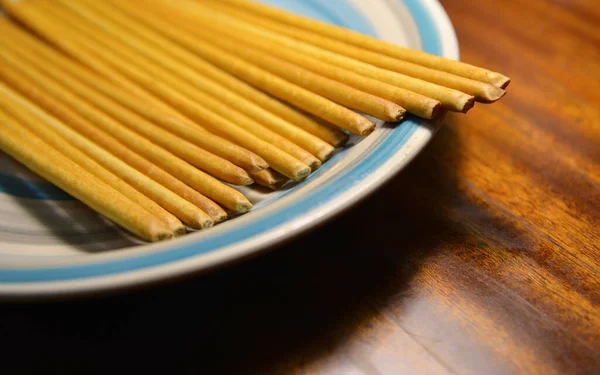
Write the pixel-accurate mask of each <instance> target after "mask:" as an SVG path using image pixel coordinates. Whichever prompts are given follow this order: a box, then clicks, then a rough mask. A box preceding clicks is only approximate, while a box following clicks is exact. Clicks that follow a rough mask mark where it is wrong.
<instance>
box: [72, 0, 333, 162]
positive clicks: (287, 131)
mask: <svg viewBox="0 0 600 375" xmlns="http://www.w3.org/2000/svg"><path fill="white" fill-rule="evenodd" d="M65 4H67V5H68V6H69V7H72V8H74V9H75V11H77V12H80V13H81V14H82V15H83V17H86V18H88V19H89V20H90V21H91V22H93V23H95V24H97V25H98V26H99V27H101V28H103V31H106V32H107V33H110V34H111V35H112V36H113V37H115V38H117V39H120V40H121V41H122V42H123V43H124V44H125V45H127V46H128V47H129V48H131V49H134V50H136V51H138V52H139V53H140V54H142V55H144V56H146V57H147V58H148V59H150V60H152V61H153V62H154V63H155V64H158V65H161V66H162V67H164V68H165V69H168V70H169V71H170V72H171V74H170V75H166V76H165V75H161V77H163V78H164V80H165V81H167V80H171V82H173V81H172V80H173V79H174V78H176V77H177V78H179V77H180V78H181V80H180V81H179V82H178V84H181V83H182V82H181V81H183V83H185V84H188V85H189V86H193V87H195V88H197V89H199V90H201V91H203V92H205V93H207V94H210V95H211V96H213V97H214V98H216V99H218V100H219V102H218V103H217V102H215V101H214V100H213V99H212V98H206V97H201V98H196V99H198V100H197V101H199V102H202V103H205V102H206V101H211V103H206V104H207V105H208V106H209V107H210V108H211V109H212V110H215V112H217V113H219V114H221V115H222V116H227V115H232V114H233V116H231V117H230V119H231V120H233V121H234V122H236V123H237V124H238V125H242V124H244V123H246V124H247V123H248V121H247V120H248V119H247V118H245V117H246V116H248V117H251V118H252V119H254V120H256V121H257V122H260V123H261V124H262V125H264V126H257V125H258V124H257V123H256V122H255V123H254V126H252V127H247V128H246V130H248V131H250V132H252V133H253V134H254V135H256V136H258V137H261V138H262V139H263V140H265V141H267V142H269V143H271V144H273V145H275V146H276V147H278V148H281V149H282V150H283V151H285V152H287V153H289V154H290V155H292V156H294V157H295V158H297V159H299V160H300V161H302V162H303V163H305V164H307V165H309V166H310V167H311V169H316V168H318V167H319V165H320V162H319V161H318V160H315V159H314V156H316V157H318V158H319V159H320V160H326V159H327V158H328V157H329V156H330V155H331V153H332V152H333V147H331V145H329V144H327V143H326V142H324V141H322V140H321V139H319V138H317V137H315V136H313V135H312V134H310V133H308V132H306V131H304V130H302V129H299V128H298V127H295V126H294V125H292V124H290V123H288V122H287V121H285V120H283V119H281V118H279V117H277V116H274V115H273V114H271V113H270V112H268V111H266V110H264V109H262V108H261V107H260V106H258V105H257V104H254V103H253V102H252V101H250V100H248V99H246V98H245V97H243V96H241V95H239V94H237V93H236V92H234V91H232V90H230V89H228V88H226V87H224V86H222V85H220V84H218V83H217V82H215V81H213V80H210V79H207V78H205V77H204V76H203V75H201V74H199V73H197V72H196V71H195V70H193V69H191V68H190V67H188V66H187V65H185V64H182V63H181V62H179V61H178V60H177V59H175V58H174V57H171V56H170V54H166V53H165V51H162V50H160V49H158V48H156V47H154V46H153V45H152V44H149V43H147V42H145V41H144V40H143V39H141V38H138V37H136V36H135V35H132V34H131V33H129V31H128V30H127V28H125V27H121V26H120V25H119V24H117V23H115V22H113V21H112V20H110V19H108V17H107V18H104V15H103V14H102V13H101V12H97V11H95V10H93V9H89V7H86V6H85V3H82V2H77V3H74V2H65ZM109 14H110V15H112V16H114V12H109ZM117 18H118V17H117ZM169 44H170V45H172V44H171V43H170V42H169ZM175 47H176V46H175ZM181 51H183V53H187V52H186V51H185V50H181ZM181 51H180V52H181ZM145 65H146V66H147V64H145ZM205 65H208V66H210V65H209V64H205ZM149 68H154V67H149ZM213 69H214V67H213ZM155 72H156V70H153V72H152V73H151V74H152V75H153V76H155V77H156V75H155V74H156V73H155ZM163 74H164V73H163ZM174 76H175V77H174ZM186 93H187V94H188V95H190V94H191V95H192V96H193V95H194V94H192V91H187V92H186ZM220 103H226V104H228V105H229V107H227V106H224V105H222V104H220ZM232 108H235V111H234V110H232ZM217 109H218V110H217ZM241 114H244V115H245V116H243V117H240V115H241ZM265 126H266V127H268V129H265ZM270 131H273V132H276V133H277V134H279V135H281V136H283V137H286V138H288V139H289V140H290V141H292V142H293V143H295V144H296V145H297V146H300V147H301V148H302V149H305V150H307V151H308V152H310V153H311V154H312V155H314V156H311V155H307V153H306V151H304V150H302V149H299V148H298V147H295V146H293V145H290V144H289V141H285V140H281V139H278V137H276V136H273V135H272V134H270Z"/></svg>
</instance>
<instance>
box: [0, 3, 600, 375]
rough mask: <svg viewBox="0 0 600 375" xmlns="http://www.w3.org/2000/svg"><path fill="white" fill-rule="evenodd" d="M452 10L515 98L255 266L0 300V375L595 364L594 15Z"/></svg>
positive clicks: (598, 335) (599, 34)
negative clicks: (107, 290)
mask: <svg viewBox="0 0 600 375" xmlns="http://www.w3.org/2000/svg"><path fill="white" fill-rule="evenodd" d="M443 5H444V6H445V7H446V9H447V11H448V13H449V14H450V17H451V18H452V21H453V22H454V24H455V26H456V29H457V33H458V37H459V40H460V45H461V50H462V51H461V52H462V53H461V54H462V58H463V59H464V60H465V61H468V62H472V63H474V64H477V65H482V66H486V67H489V68H490V69H492V70H497V71H501V72H503V73H505V74H507V75H508V76H510V77H511V78H512V79H513V83H512V84H511V86H510V87H509V93H508V95H507V96H506V98H504V99H503V100H502V101H500V102H499V103H496V104H494V105H492V106H486V105H478V106H476V107H475V108H474V109H473V110H472V111H471V112H470V113H469V115H468V116H462V115H452V116H450V117H449V119H448V121H447V123H446V124H445V126H444V127H443V129H442V130H441V131H440V133H439V135H438V136H437V137H436V138H435V140H434V141H433V143H432V144H431V145H430V146H429V148H428V149H427V150H426V151H425V152H424V153H423V154H422V155H420V156H419V157H418V158H417V160H415V161H414V162H413V164H412V165H411V166H409V168H408V169H407V170H405V171H403V172H402V173H401V174H400V175H399V176H398V177H397V178H395V179H394V180H393V181H392V182H391V183H389V184H388V185H387V186H386V187H384V188H383V189H381V190H380V191H379V192H377V193H376V194H375V195H373V196H372V197H371V198H369V199H367V200H366V201H364V202H363V203H361V204H360V205H359V206H357V207H355V208H353V209H352V210H350V211H349V212H347V213H346V214H344V215H343V216H340V217H338V218H337V219H336V220H334V221H332V222H331V223H329V224H327V225H325V226H324V227H323V228H321V229H319V230H316V231H315V232H313V233H312V234H310V235H307V236H305V237H303V238H301V239H299V240H296V241H294V242H292V243H290V244H287V245H285V246H283V248H281V249H279V250H277V251H273V252H271V253H269V254H268V255H266V256H262V257H260V258H259V259H255V260H252V261H249V262H247V263H244V264H240V265H237V266H234V267H229V268H226V269H223V270H220V271H219V272H218V273H214V274H211V275H205V276H202V277H197V278H194V279H193V280H187V281H186V282H181V283H178V284H177V285H171V286H163V287H160V288H159V289H153V290H148V291H144V292H137V293H132V294H130V295H126V296H118V297H110V298H103V299H94V300H89V301H80V302H63V303H59V304H54V305H43V306H41V305H34V306H31V305H5V306H0V338H1V340H2V341H4V342H6V343H10V347H11V349H10V351H9V352H6V354H7V355H3V360H2V361H0V369H1V370H4V371H1V372H2V373H18V372H19V371H18V370H19V369H22V368H23V363H24V362H22V360H23V359H26V360H27V364H28V365H29V366H33V367H34V368H36V369H39V370H43V369H47V368H52V369H58V370H59V371H61V372H69V373H70V372H72V373H82V372H85V373H95V372H104V373H106V372H108V371H110V370H112V369H113V368H118V369H120V370H121V371H122V370H126V369H128V370H134V371H136V372H140V371H148V370H150V371H151V372H157V371H159V372H169V373H175V372H178V373H197V372H203V371H204V372H205V373H244V374H248V373H261V374H264V373H277V374H281V373H316V374H597V373H600V356H599V355H598V352H599V350H600V229H599V228H600V167H599V165H600V120H599V119H600V107H599V106H598V103H600V64H598V63H597V62H598V61H599V58H600V10H598V7H597V4H596V2H595V1H593V0H572V1H567V0H536V1H526V2H524V1H519V0H503V1H479V2H477V1H464V0H445V1H443ZM368 217H379V218H383V219H382V220H380V221H379V222H378V223H376V225H375V224H374V225H371V226H369V228H368V230H365V229H364V220H365V218H368ZM324 240H326V241H328V242H330V243H332V244H333V243H335V245H332V246H330V247H328V248H325V247H323V245H322V243H323V241H324ZM32 354H35V358H36V360H35V361H31V355H32ZM117 361H122V362H123V365H121V364H119V367H114V366H116V365H115V363H117Z"/></svg>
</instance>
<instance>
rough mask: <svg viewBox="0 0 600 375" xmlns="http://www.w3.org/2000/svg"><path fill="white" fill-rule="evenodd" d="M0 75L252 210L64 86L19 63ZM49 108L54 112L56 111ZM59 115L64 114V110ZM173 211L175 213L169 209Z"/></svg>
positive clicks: (231, 204) (228, 202)
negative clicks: (46, 96)
mask: <svg viewBox="0 0 600 375" xmlns="http://www.w3.org/2000/svg"><path fill="white" fill-rule="evenodd" d="M0 56H1V57H2V60H3V61H9V59H10V58H7V55H6V53H4V52H0ZM13 60H14V59H13ZM0 74H2V75H3V79H4V80H5V81H7V80H11V85H16V84H18V85H20V87H18V89H19V90H20V91H22V92H30V91H34V90H35V87H34V86H38V87H42V88H43V90H44V91H46V93H47V94H49V95H52V96H53V97H55V98H58V99H59V100H60V101H62V102H63V103H64V104H67V105H69V106H70V107H71V108H72V109H73V110H74V111H76V112H77V113H78V114H79V115H80V116H82V117H84V118H85V119H86V120H88V123H87V124H86V125H85V126H86V127H90V126H94V127H95V126H97V127H100V128H103V129H107V130H108V132H109V133H111V135H113V136H115V137H117V138H118V139H119V141H120V142H123V143H125V144H127V145H128V146H130V147H132V148H134V149H135V151H136V152H139V153H141V154H142V155H144V156H145V157H147V158H149V159H150V160H152V161H153V162H154V163H156V164H157V165H159V166H161V167H163V168H165V169H167V170H168V171H170V172H172V173H174V174H175V175H176V176H178V177H179V178H182V179H184V180H185V182H186V183H189V184H190V185H191V186H192V187H194V188H195V189H196V190H198V191H199V192H201V193H204V194H206V195H207V196H208V197H210V198H213V199H214V200H215V201H217V202H219V203H221V204H223V205H224V206H225V207H227V208H230V209H232V210H235V211H241V212H246V211H247V210H248V209H249V208H250V207H251V204H250V202H248V200H247V199H246V198H245V197H244V196H243V195H242V194H241V193H239V192H238V191H236V190H235V189H232V188H230V187H228V186H226V185H224V184H222V183H221V182H219V181H217V180H216V179H214V178H212V177H210V176H208V175H206V174H204V173H203V172H201V171H199V170H197V169H195V168H194V167H192V166H190V165H189V164H187V163H186V162H184V161H183V160H181V159H179V158H177V157H175V156H173V155H171V154H169V153H168V152H166V151H164V150H162V149H161V148H159V147H157V146H155V145H153V144H151V143H150V142H149V141H147V140H145V139H144V138H142V137H140V136H138V135H136V134H135V133H133V132H131V131H130V130H128V129H127V128H124V127H123V126H121V125H119V124H117V123H116V122H114V121H112V120H111V119H110V118H108V117H107V116H106V115H104V114H103V113H102V112H100V111H97V110H96V109H95V108H93V107H91V106H90V105H89V104H87V103H86V102H84V101H83V100H81V99H79V98H78V97H76V96H74V95H72V94H70V93H69V92H68V90H67V89H66V88H64V87H63V86H61V85H60V84H58V83H56V82H53V81H49V80H48V79H47V78H46V77H44V76H40V74H39V73H37V72H36V71H35V70H34V69H22V68H21V69H20V67H19V66H18V64H17V63H13V64H12V65H11V66H8V65H7V64H4V66H3V70H2V71H1V72H0ZM32 76H33V77H36V78H37V79H35V80H33V82H34V83H32V80H31V78H28V79H26V80H25V79H23V77H32ZM46 109H47V110H50V111H52V108H46ZM57 113H59V114H60V115H62V111H61V112H57ZM91 124H93V125H91ZM152 199H154V200H155V201H157V199H155V198H154V197H152ZM161 205H162V204H161ZM163 207H164V206H163ZM169 211H171V210H170V209H169ZM171 212H172V211H171Z"/></svg>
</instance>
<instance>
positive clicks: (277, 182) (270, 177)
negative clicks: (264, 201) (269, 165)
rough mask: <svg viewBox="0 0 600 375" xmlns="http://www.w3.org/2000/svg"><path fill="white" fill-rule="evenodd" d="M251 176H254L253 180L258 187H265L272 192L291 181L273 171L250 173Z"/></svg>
mask: <svg viewBox="0 0 600 375" xmlns="http://www.w3.org/2000/svg"><path fill="white" fill-rule="evenodd" d="M250 176H252V179H253V180H254V182H255V183H256V184H257V185H260V186H264V187H266V188H269V189H271V190H277V189H279V188H280V187H282V186H283V185H284V184H285V183H286V182H288V181H289V180H288V179H287V178H285V176H283V175H281V174H279V173H277V172H275V171H274V170H272V169H265V170H264V171H260V172H255V173H250Z"/></svg>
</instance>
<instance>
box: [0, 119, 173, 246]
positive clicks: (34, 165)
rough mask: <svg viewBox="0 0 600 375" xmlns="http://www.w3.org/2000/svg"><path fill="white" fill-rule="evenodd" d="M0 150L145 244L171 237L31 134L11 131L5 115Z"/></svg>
mask: <svg viewBox="0 0 600 375" xmlns="http://www.w3.org/2000/svg"><path fill="white" fill-rule="evenodd" d="M0 123H1V125H0V127H1V128H2V131H0V149H2V151H4V152H6V153H7V154H8V155H10V156H12V157H13V158H15V159H16V160H17V161H19V162H20V163H21V164H23V165H25V166H26V167H27V168H29V169H30V170H32V171H33V172H35V173H37V174H38V175H40V176H42V177H43V178H45V179H46V180H48V181H50V182H51V183H53V184H54V185H56V186H58V187H59V188H61V189H62V190H64V191H66V192H67V193H68V194H70V195H72V196H73V197H75V198H76V199H78V200H80V201H81V202H83V203H84V204H86V205H87V206H89V207H91V208H92V209H93V210H95V211H96V212H98V213H100V214H102V215H104V216H106V217H107V218H109V219H110V220H112V221H114V222H115V223H117V224H118V225H120V226H121V227H123V228H125V229H126V230H128V231H130V232H131V233H134V234H135V235H137V236H139V237H141V238H142V239H145V240H148V241H159V240H164V239H168V238H172V237H173V233H172V232H171V231H170V230H169V229H168V228H167V227H166V226H165V224H164V223H163V222H162V221H160V219H158V218H157V217H155V216H153V215H152V214H150V213H149V212H148V211H146V210H144V209H143V208H142V207H140V206H138V205H137V204H135V203H133V202H132V201H130V200H129V199H127V198H126V197H125V196H123V195H122V194H121V193H119V192H118V191H116V190H115V189H113V188H111V187H110V186H108V185H106V184H105V183H104V182H102V181H101V180H99V179H98V178H96V177H94V176H93V175H91V174H90V173H88V172H87V171H85V170H84V169H83V168H81V167H80V166H79V165H77V164H75V163H74V162H72V161H71V160H69V159H68V158H66V157H65V156H64V155H62V154H61V153H59V152H58V151H57V150H55V149H54V148H52V147H50V146H49V145H48V144H46V143H44V142H43V141H42V140H41V139H39V138H38V137H37V136H36V135H35V134H33V133H31V132H27V131H25V130H24V129H22V130H23V131H21V132H15V131H14V130H12V129H9V126H8V125H9V123H12V125H15V126H19V125H18V124H17V123H16V122H15V121H11V119H9V118H8V117H7V116H1V118H0Z"/></svg>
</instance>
